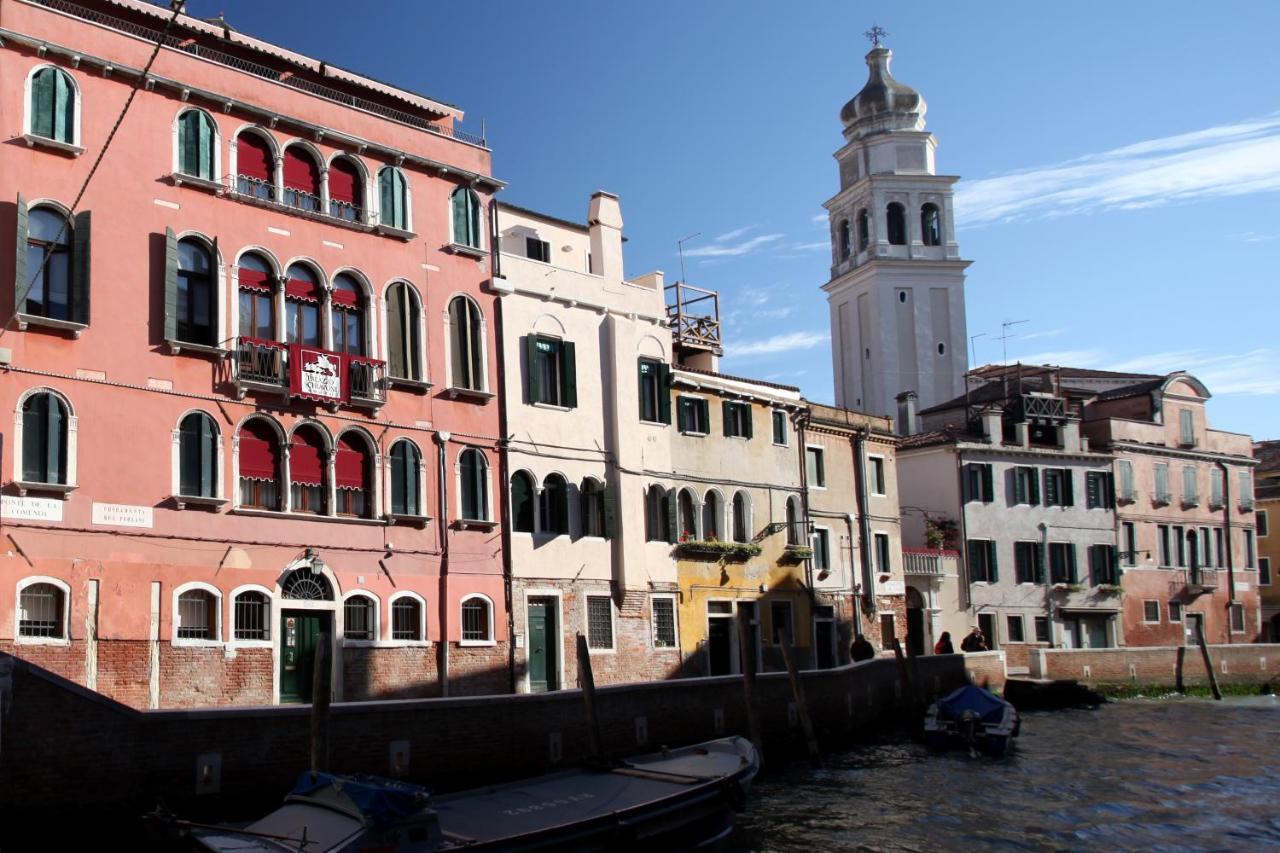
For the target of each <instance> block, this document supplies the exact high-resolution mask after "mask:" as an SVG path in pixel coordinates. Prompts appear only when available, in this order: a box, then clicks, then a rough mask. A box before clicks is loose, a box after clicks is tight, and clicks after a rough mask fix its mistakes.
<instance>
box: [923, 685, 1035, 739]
mask: <svg viewBox="0 0 1280 853" xmlns="http://www.w3.org/2000/svg"><path fill="white" fill-rule="evenodd" d="M1020 727H1021V721H1020V720H1019V717H1018V711H1017V709H1016V708H1014V707H1013V705H1011V704H1010V703H1008V702H1006V701H1005V700H1003V699H1001V698H1000V697H999V696H997V695H995V694H994V693H992V692H991V691H989V690H983V689H982V688H981V687H975V686H974V685H972V684H969V685H966V686H964V687H960V688H957V689H955V690H953V691H951V692H950V693H948V694H947V695H946V696H944V697H942V698H941V699H939V700H938V701H937V702H934V703H933V704H932V705H930V706H929V711H928V713H927V714H926V715H925V719H924V738H925V743H926V744H928V746H930V747H931V748H933V749H949V748H951V747H967V748H969V749H971V750H975V751H978V752H983V753H985V754H987V755H992V756H1001V755H1004V754H1005V752H1007V751H1008V749H1009V748H1010V747H1011V746H1012V745H1013V739H1014V738H1015V737H1017V736H1018V729H1019V728H1020Z"/></svg>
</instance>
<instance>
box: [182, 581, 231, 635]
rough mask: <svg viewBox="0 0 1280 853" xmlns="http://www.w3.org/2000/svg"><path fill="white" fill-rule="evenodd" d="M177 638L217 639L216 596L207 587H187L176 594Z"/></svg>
mask: <svg viewBox="0 0 1280 853" xmlns="http://www.w3.org/2000/svg"><path fill="white" fill-rule="evenodd" d="M177 617H178V621H177V635H176V636H177V638H178V639H179V640H218V639H220V637H219V635H218V596H216V595H214V594H213V593H212V592H210V591H209V590H207V589H189V590H187V591H186V592H183V593H180V594H179V595H178V612H177Z"/></svg>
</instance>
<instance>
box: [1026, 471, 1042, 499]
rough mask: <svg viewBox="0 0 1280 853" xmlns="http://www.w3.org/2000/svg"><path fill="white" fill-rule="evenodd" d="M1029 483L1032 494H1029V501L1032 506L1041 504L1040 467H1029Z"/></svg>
mask: <svg viewBox="0 0 1280 853" xmlns="http://www.w3.org/2000/svg"><path fill="white" fill-rule="evenodd" d="M1027 472H1028V473H1027V484H1028V485H1029V486H1030V487H1031V494H1030V495H1028V496H1027V497H1028V502H1029V503H1030V504H1031V505H1032V506H1039V505H1040V469H1039V468H1028V469H1027Z"/></svg>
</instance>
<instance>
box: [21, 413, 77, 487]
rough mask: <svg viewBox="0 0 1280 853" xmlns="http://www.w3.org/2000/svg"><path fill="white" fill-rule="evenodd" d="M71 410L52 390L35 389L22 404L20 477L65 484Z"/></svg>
mask: <svg viewBox="0 0 1280 853" xmlns="http://www.w3.org/2000/svg"><path fill="white" fill-rule="evenodd" d="M70 414H71V413H70V412H69V411H68V410H67V405H66V404H65V403H64V402H63V401H62V398H61V397H59V396H58V395H57V394H54V393H53V392H51V391H37V392H36V393H34V394H30V395H28V396H27V398H26V399H25V400H24V401H23V403H22V480H23V482H25V483H45V484H48V485H57V486H65V485H67V479H68V466H67V461H68V458H67V431H68V426H69V420H68V419H69V417H70Z"/></svg>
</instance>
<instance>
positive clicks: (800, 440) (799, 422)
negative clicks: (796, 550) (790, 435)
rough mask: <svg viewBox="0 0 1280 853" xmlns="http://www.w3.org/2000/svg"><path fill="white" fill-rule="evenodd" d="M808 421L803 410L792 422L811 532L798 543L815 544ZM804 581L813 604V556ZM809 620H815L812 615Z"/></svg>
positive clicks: (803, 509)
mask: <svg viewBox="0 0 1280 853" xmlns="http://www.w3.org/2000/svg"><path fill="white" fill-rule="evenodd" d="M807 422H808V417H807V415H806V413H804V412H801V413H799V414H797V415H796V417H795V420H793V421H792V424H793V425H794V426H795V428H796V445H797V446H798V447H797V450H796V453H797V454H798V457H799V459H800V512H801V519H802V523H803V524H804V529H805V532H806V533H808V534H809V541H808V542H800V543H797V544H800V545H808V546H810V547H812V546H813V521H812V519H811V518H810V517H809V464H808V451H807V450H806V448H805V424H806V423H807ZM804 582H805V585H806V586H807V587H809V603H810V604H811V605H812V604H814V603H815V602H816V601H817V600H818V595H817V592H816V591H815V590H814V588H813V557H810V558H809V559H807V560H805V561H804ZM809 621H810V622H812V621H813V617H812V616H810V618H809Z"/></svg>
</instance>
